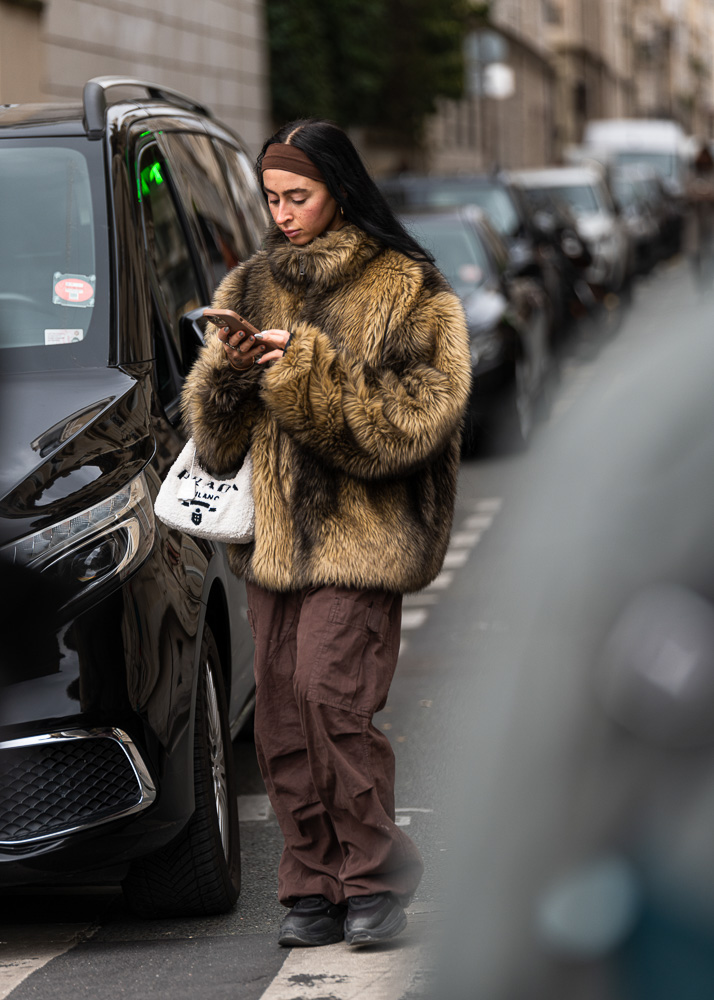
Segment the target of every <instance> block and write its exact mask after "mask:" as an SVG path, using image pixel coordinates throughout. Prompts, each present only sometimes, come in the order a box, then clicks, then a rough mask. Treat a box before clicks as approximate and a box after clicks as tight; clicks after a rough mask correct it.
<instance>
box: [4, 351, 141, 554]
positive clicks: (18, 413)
mask: <svg viewBox="0 0 714 1000" xmlns="http://www.w3.org/2000/svg"><path fill="white" fill-rule="evenodd" d="M144 367H146V366H144ZM0 400H2V404H1V405H2V414H1V416H2V419H1V420H0V458H1V460H0V544H6V543H8V542H10V541H15V540H16V539H18V538H21V537H22V536H23V535H25V534H28V533H29V532H31V531H37V530H39V529H41V528H44V527H47V526H48V525H50V524H53V523H55V522H56V521H58V520H61V519H63V518H65V517H69V516H71V515H73V514H75V513H77V512H79V511H80V510H84V509H86V508H87V507H90V506H91V505H92V504H95V503H98V502H99V501H100V500H102V499H104V498H105V497H107V496H110V495H111V494H112V493H113V492H116V490H118V489H120V488H121V486H123V485H124V484H125V483H126V482H127V481H128V480H129V479H131V478H132V477H133V476H135V475H137V474H138V472H139V471H140V470H141V469H142V468H143V466H144V465H145V464H146V462H147V461H149V459H150V458H151V455H152V454H153V450H154V443H153V437H152V434H151V427H150V422H149V412H150V385H149V383H148V380H147V378H146V371H145V370H143V368H142V366H137V370H136V371H134V372H133V373H132V374H128V373H127V372H124V371H120V370H119V369H115V368H102V369H82V370H77V371H68V372H32V373H27V374H19V375H18V374H13V375H12V377H10V376H8V375H6V374H5V375H2V376H1V377H0Z"/></svg>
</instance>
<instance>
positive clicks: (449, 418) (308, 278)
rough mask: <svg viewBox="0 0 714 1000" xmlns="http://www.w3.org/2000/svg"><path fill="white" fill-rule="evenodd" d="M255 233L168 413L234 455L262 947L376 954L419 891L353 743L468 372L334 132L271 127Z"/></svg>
mask: <svg viewBox="0 0 714 1000" xmlns="http://www.w3.org/2000/svg"><path fill="white" fill-rule="evenodd" d="M258 169H259V173H260V176H261V180H262V185H263V190H264V192H265V195H266V198H267V201H268V205H269V208H270V212H271V215H272V217H273V221H274V225H273V226H272V227H271V229H270V231H269V233H268V235H267V238H266V241H265V244H264V248H263V249H262V250H261V251H260V252H258V253H256V254H255V255H254V256H253V257H252V258H250V260H248V261H246V262H245V263H243V264H241V265H240V266H239V267H237V268H235V269H234V270H233V271H231V272H230V273H229V274H228V275H227V276H226V277H225V278H224V280H223V281H222V282H221V285H220V286H219V288H218V290H217V292H216V295H215V299H214V308H222V309H233V310H235V311H237V312H239V313H240V314H241V315H242V316H245V317H246V319H247V320H249V321H250V322H251V323H252V324H254V325H255V326H257V327H258V328H259V329H260V330H262V334H261V335H260V336H259V337H258V336H250V335H247V336H242V335H241V334H236V333H233V334H231V333H230V331H229V330H228V329H227V328H225V329H222V330H219V331H218V334H217V335H209V337H208V339H207V343H206V347H205V348H204V349H203V351H202V353H201V356H200V357H199V359H198V361H197V362H196V365H195V366H194V368H193V370H192V372H191V374H190V376H189V378H188V379H187V382H186V388H185V391H184V397H183V412H184V417H185V420H186V426H187V429H188V430H189V431H190V433H191V434H192V435H193V436H194V438H195V440H196V446H197V450H198V454H199V456H200V459H201V462H202V464H203V465H204V467H205V468H207V469H208V470H210V471H211V472H212V473H213V474H215V475H220V474H224V473H229V472H233V471H235V469H236V468H238V467H239V465H240V463H241V462H242V461H243V458H244V456H245V454H246V452H247V450H248V448H249V446H252V451H251V454H252V458H253V492H254V499H255V510H256V526H255V540H254V541H253V542H252V543H250V544H248V545H235V546H230V547H229V557H230V559H231V565H232V568H233V570H234V572H236V573H237V574H238V575H244V576H245V579H246V587H247V593H248V604H249V609H250V610H249V620H250V624H251V628H252V631H253V637H254V639H255V664H254V668H255V677H256V707H255V744H256V750H257V754H258V760H259V763H260V768H261V772H262V775H263V778H264V780H265V785H266V788H267V791H268V795H269V796H270V801H271V803H272V805H273V808H274V810H275V813H276V816H277V818H278V821H279V823H280V826H281V829H282V832H283V835H284V840H285V846H284V850H283V855H282V858H281V861H280V868H279V886H278V894H279V898H280V901H281V902H282V903H283V904H285V905H286V906H289V907H291V909H290V912H289V914H288V915H287V917H286V918H285V920H284V921H283V923H282V926H281V930H280V936H279V942H280V944H282V945H289V946H292V945H322V944H332V943H334V942H336V941H340V940H342V939H343V937H344V940H345V941H347V942H348V943H349V944H362V943H371V942H375V941H384V940H388V939H389V938H391V937H394V935H396V934H398V933H399V932H400V931H401V930H402V929H403V928H404V926H405V924H406V916H405V914H404V906H405V905H406V903H407V902H408V901H409V900H410V898H411V897H412V895H413V893H414V891H415V889H416V887H417V885H418V882H419V879H420V877H421V872H422V863H421V859H420V856H419V853H418V851H417V849H416V847H415V845H414V844H413V843H412V841H411V840H410V839H409V838H408V837H407V836H406V834H405V833H404V832H403V831H402V830H401V829H399V828H398V827H397V826H396V825H395V823H394V756H393V753H392V750H391V747H390V745H389V742H388V740H387V739H386V737H385V736H384V734H382V733H380V732H379V731H378V730H377V729H376V728H375V727H374V726H373V725H372V716H373V715H374V713H375V712H376V711H379V710H380V709H381V708H382V707H383V706H384V704H385V702H386V699H387V694H388V691H389V685H390V682H391V679H392V675H393V673H394V668H395V666H396V662H397V655H398V652H399V629H400V616H401V600H402V597H401V595H402V594H404V593H405V592H408V591H416V590H420V589H421V588H423V587H425V586H427V585H428V584H429V583H430V582H431V580H433V579H434V577H435V576H436V575H437V574H438V572H439V570H440V568H441V565H442V562H443V558H444V554H445V551H446V547H447V544H448V539H449V532H450V528H451V520H452V513H453V505H454V499H455V491H456V479H457V473H458V467H459V456H460V426H461V420H462V414H463V411H464V407H465V404H466V400H467V396H468V391H469V379H470V359H469V350H468V344H467V338H466V330H465V323H464V317H463V312H462V309H461V306H460V304H459V301H458V299H457V298H456V296H455V295H454V294H453V292H452V291H451V289H450V288H449V286H448V285H447V283H446V282H445V280H444V279H443V278H442V276H441V275H440V273H439V272H438V271H437V270H436V268H435V267H434V266H433V262H432V258H431V257H430V255H429V254H428V253H426V252H425V251H424V250H423V249H422V248H421V247H420V246H419V245H418V244H417V243H416V242H415V241H414V239H413V238H411V237H410V236H409V235H408V234H407V233H406V231H405V230H404V229H403V228H402V226H401V225H400V224H399V222H398V221H397V220H396V218H395V217H394V215H393V213H392V212H391V210H390V209H389V208H388V206H387V204H386V202H385V201H384V199H383V197H382V196H381V195H380V193H379V191H378V189H377V188H376V186H375V184H374V182H373V181H372V180H371V179H370V177H369V175H368V174H367V172H366V170H365V167H364V165H363V164H362V161H361V160H360V157H359V155H358V154H357V152H356V150H355V148H354V146H353V145H352V143H351V142H350V140H349V139H348V137H347V136H346V135H345V133H344V132H343V131H342V130H341V129H339V128H338V127H337V126H335V125H333V124H331V123H329V122H324V121H315V120H306V121H301V122H295V123H292V124H290V125H286V126H284V127H283V128H282V129H280V130H279V131H278V132H277V133H276V135H275V136H273V137H272V138H271V139H269V140H268V141H267V142H266V143H265V145H264V147H263V150H262V152H261V154H260V156H259V158H258Z"/></svg>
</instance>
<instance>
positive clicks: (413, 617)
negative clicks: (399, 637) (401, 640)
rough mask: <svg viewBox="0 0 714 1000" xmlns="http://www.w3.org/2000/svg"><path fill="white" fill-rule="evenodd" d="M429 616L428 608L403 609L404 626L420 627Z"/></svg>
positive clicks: (407, 627) (405, 627) (408, 627)
mask: <svg viewBox="0 0 714 1000" xmlns="http://www.w3.org/2000/svg"><path fill="white" fill-rule="evenodd" d="M428 617H429V612H428V611H427V609H426V608H407V609H406V610H405V611H402V628H403V629H411V628H420V627H421V626H422V625H423V624H424V622H425V621H426V620H427V618H428Z"/></svg>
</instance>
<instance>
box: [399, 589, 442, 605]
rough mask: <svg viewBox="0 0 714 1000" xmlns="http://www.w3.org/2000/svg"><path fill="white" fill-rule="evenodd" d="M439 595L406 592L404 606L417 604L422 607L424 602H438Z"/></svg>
mask: <svg viewBox="0 0 714 1000" xmlns="http://www.w3.org/2000/svg"><path fill="white" fill-rule="evenodd" d="M438 603H439V595H438V594H425V593H423V592H421V593H418V594H405V596H404V600H403V601H402V606H403V607H414V606H415V605H416V606H418V607H421V606H422V604H438Z"/></svg>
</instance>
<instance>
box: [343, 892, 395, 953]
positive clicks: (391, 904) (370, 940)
mask: <svg viewBox="0 0 714 1000" xmlns="http://www.w3.org/2000/svg"><path fill="white" fill-rule="evenodd" d="M406 926H407V915H406V913H405V912H404V907H403V906H402V905H401V904H400V903H398V902H397V900H396V898H395V897H394V895H393V894H392V893H391V892H377V893H375V894H374V895H373V896H350V898H349V899H348V900H347V918H346V919H345V928H344V931H345V941H346V942H347V944H377V943H378V942H380V941H389V939H390V938H393V937H396V936H397V934H401V932H402V931H403V930H404V928H405V927H406Z"/></svg>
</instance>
